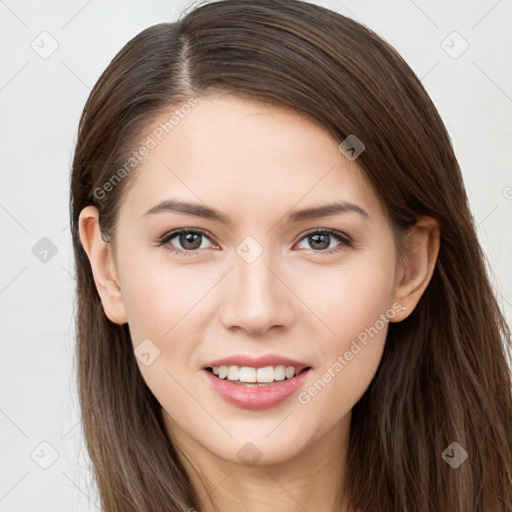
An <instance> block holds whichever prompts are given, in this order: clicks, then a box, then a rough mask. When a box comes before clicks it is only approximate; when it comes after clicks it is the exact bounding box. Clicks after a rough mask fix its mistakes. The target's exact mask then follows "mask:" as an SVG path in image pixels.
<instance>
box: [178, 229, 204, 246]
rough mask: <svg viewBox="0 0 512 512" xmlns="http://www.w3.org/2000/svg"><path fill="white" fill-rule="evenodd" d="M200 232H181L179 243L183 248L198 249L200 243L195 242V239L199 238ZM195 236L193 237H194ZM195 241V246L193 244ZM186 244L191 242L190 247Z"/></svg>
mask: <svg viewBox="0 0 512 512" xmlns="http://www.w3.org/2000/svg"><path fill="white" fill-rule="evenodd" d="M201 236H202V235H201V234H200V233H185V234H182V235H181V237H180V243H181V245H182V246H183V247H184V248H185V249H191V250H194V249H198V248H199V247H200V246H201V243H199V244H197V241H198V240H199V241H200V239H201ZM194 237H195V239H194ZM194 242H195V246H194ZM188 244H192V247H190V246H189V245H188Z"/></svg>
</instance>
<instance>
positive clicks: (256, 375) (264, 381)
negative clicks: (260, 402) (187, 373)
mask: <svg viewBox="0 0 512 512" xmlns="http://www.w3.org/2000/svg"><path fill="white" fill-rule="evenodd" d="M205 370H206V371H208V372H210V373H211V374H212V375H213V376H214V377H215V378H217V379H219V380H225V381H230V382H231V383H232V384H238V385H240V386H245V387H263V386H273V385H276V384H279V383H282V382H283V381H289V380H292V379H294V378H296V377H297V376H299V375H301V374H302V373H305V372H308V371H309V370H311V366H305V367H294V366H285V365H276V366H265V367H261V368H256V367H250V366H237V365H230V366H209V367H206V368H205Z"/></svg>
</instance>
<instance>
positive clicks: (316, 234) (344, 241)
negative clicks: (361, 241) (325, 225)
mask: <svg viewBox="0 0 512 512" xmlns="http://www.w3.org/2000/svg"><path fill="white" fill-rule="evenodd" d="M333 238H334V239H335V240H338V242H340V243H339V244H338V245H336V246H335V247H334V248H332V247H330V242H331V241H332V239H333ZM303 240H308V241H309V244H310V245H311V246H312V247H315V246H316V249H320V250H319V251H314V252H326V253H330V252H335V251H338V250H341V248H343V246H346V247H351V246H352V241H351V240H350V238H349V237H348V236H346V235H344V234H343V233H340V232H338V231H334V230H332V229H317V230H315V231H310V232H309V233H306V234H305V235H304V236H303V237H302V238H301V239H300V241H301V242H302V241H303ZM326 240H327V245H326ZM311 242H312V243H311ZM323 249H329V250H327V251H325V250H323Z"/></svg>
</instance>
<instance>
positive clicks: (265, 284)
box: [221, 251, 295, 334]
mask: <svg viewBox="0 0 512 512" xmlns="http://www.w3.org/2000/svg"><path fill="white" fill-rule="evenodd" d="M234 267H235V268H234V269H233V270H232V271H231V272H230V273H229V275H228V276H226V279H225V283H224V285H225V286H226V287H227V290H226V293H225V294H223V296H224V297H225V302H224V304H223V305H222V307H221V320H222V323H223V325H224V326H225V327H226V328H227V329H231V330H233V329H235V328H238V329H243V330H245V331H247V332H248V333H250V334H263V333H265V332H266V331H267V330H269V329H271V328H277V327H279V328H280V329H286V328H289V327H290V326H291V325H292V323H293V321H294V317H295V311H294V309H293V307H292V303H293V299H294V295H293V292H292V291H291V290H290V288H292V289H293V286H290V284H289V283H287V279H286V276H284V275H280V274H283V272H280V271H279V270H278V269H279V266H278V265H276V262H275V260H274V261H272V258H270V251H263V253H262V254H261V255H260V256H259V257H258V258H257V259H256V260H255V261H252V262H250V263H249V262H247V261H246V260H244V259H243V258H242V257H239V256H238V255H235V258H234ZM289 287H290V288H289Z"/></svg>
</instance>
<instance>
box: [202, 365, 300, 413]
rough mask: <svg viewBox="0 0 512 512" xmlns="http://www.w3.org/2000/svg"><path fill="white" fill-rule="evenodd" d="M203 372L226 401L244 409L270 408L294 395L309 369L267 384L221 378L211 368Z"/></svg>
mask: <svg viewBox="0 0 512 512" xmlns="http://www.w3.org/2000/svg"><path fill="white" fill-rule="evenodd" d="M203 372H204V373H206V378H207V379H208V381H209V383H210V385H211V386H212V388H213V389H214V390H215V391H216V392H217V393H218V394H219V395H220V396H221V397H222V398H224V400H226V402H229V403H230V404H232V405H236V406H237V407H241V408H243V409H268V408H270V407H274V406H275V405H278V404H280V403H281V402H283V401H284V400H286V399H287V398H289V397H290V396H291V395H293V393H294V392H295V391H297V389H299V388H300V386H302V384H303V383H304V380H305V379H306V377H307V375H308V373H309V369H308V370H303V371H302V372H301V373H299V375H297V376H296V377H293V378H291V379H285V380H282V381H277V382H274V383H272V384H268V385H265V386H254V385H245V384H234V383H233V382H231V381H230V380H227V379H219V378H218V377H216V376H215V375H214V374H213V373H212V372H210V371H209V370H203Z"/></svg>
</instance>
